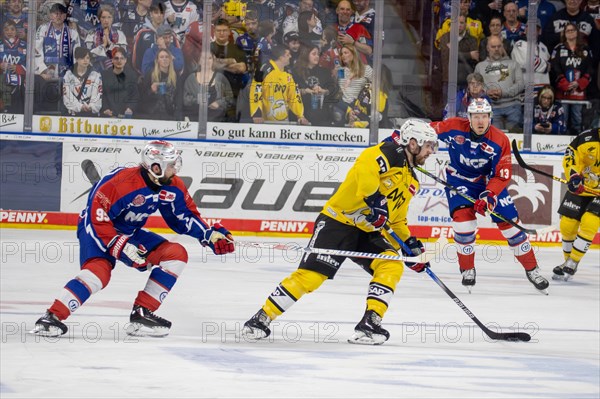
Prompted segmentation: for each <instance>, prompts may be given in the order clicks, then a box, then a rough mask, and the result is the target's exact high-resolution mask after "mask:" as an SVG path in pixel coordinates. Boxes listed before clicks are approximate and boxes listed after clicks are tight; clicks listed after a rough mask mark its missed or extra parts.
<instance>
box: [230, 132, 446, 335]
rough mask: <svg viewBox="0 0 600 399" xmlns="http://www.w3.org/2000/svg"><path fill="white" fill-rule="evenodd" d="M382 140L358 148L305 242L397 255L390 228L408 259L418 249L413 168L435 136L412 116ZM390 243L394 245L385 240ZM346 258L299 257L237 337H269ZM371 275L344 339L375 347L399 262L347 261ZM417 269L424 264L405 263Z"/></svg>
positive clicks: (400, 268)
mask: <svg viewBox="0 0 600 399" xmlns="http://www.w3.org/2000/svg"><path fill="white" fill-rule="evenodd" d="M393 137H394V141H385V142H383V143H380V144H378V145H376V146H373V147H369V148H367V149H366V150H364V151H363V152H362V153H361V154H360V156H359V157H358V159H357V160H356V162H355V164H354V165H353V166H352V168H351V169H350V171H349V172H348V175H347V176H346V179H345V180H344V182H343V183H342V184H341V185H340V187H339V189H338V190H337V191H336V193H335V194H334V195H333V196H332V197H331V198H330V199H329V201H328V202H327V203H326V204H325V205H324V207H323V210H322V211H321V213H320V214H319V216H318V217H317V219H316V221H315V227H314V231H313V235H312V237H311V239H310V244H309V245H310V246H312V247H315V248H332V249H341V250H350V251H360V252H370V253H378V254H389V255H397V254H398V249H399V245H398V244H397V243H396V241H395V240H393V239H389V237H387V236H386V235H387V233H386V232H385V231H384V230H383V228H384V226H386V225H388V226H390V227H391V228H392V229H393V230H394V231H395V232H396V233H397V234H398V235H399V236H400V237H401V238H402V240H404V241H405V242H406V244H407V246H408V248H410V249H411V253H410V254H407V255H409V256H414V255H419V254H421V253H422V252H423V251H424V247H423V244H422V243H421V241H420V240H417V239H416V238H415V237H413V236H411V235H410V230H409V228H408V226H407V212H408V206H409V202H410V200H411V199H412V197H413V195H414V194H415V193H416V192H417V190H418V189H419V182H418V181H417V179H416V177H415V174H414V172H413V169H412V168H413V166H414V165H423V164H424V163H425V160H426V159H427V157H429V155H431V154H432V153H434V152H435V151H436V150H437V134H436V133H435V131H434V130H433V128H431V127H430V126H429V124H427V123H424V122H422V121H419V120H408V121H407V122H405V123H404V124H403V125H402V127H401V128H400V131H396V134H394V135H393ZM392 243H393V244H392ZM344 260H345V258H344V257H342V256H324V255H317V254H314V253H313V254H305V255H304V256H303V257H302V260H301V262H300V265H299V267H298V269H297V270H296V271H295V272H293V273H292V274H291V275H290V276H288V277H287V278H285V279H284V280H283V281H281V282H280V283H279V285H278V286H277V287H276V288H275V290H274V291H273V292H272V293H271V294H270V295H269V297H268V298H267V300H266V302H265V304H264V305H263V307H262V308H261V309H260V310H259V311H258V312H257V313H256V314H255V315H254V316H253V317H252V318H251V319H250V320H248V321H247V322H246V323H245V324H244V327H243V329H242V334H243V335H244V336H245V337H246V338H249V339H261V338H265V337H268V336H269V335H270V334H271V330H270V329H269V325H270V323H271V321H272V320H274V319H275V318H276V317H278V316H280V315H281V314H282V313H283V312H285V311H286V310H288V309H289V308H290V307H291V306H292V305H293V304H294V303H296V302H297V301H298V300H299V299H300V298H301V297H302V296H303V295H304V294H307V293H310V292H312V291H314V290H316V289H317V288H319V286H321V284H322V283H323V282H324V281H325V280H327V279H333V278H334V276H335V274H336V273H337V271H338V270H339V268H340V267H341V265H342V263H343V262H344ZM352 260H353V261H354V262H355V263H357V264H358V265H359V266H361V267H362V268H363V269H364V270H365V271H367V272H368V273H369V274H371V275H372V276H373V277H372V279H371V281H370V284H369V290H368V295H367V299H366V310H365V314H364V316H363V318H362V320H360V322H359V323H358V324H357V325H356V327H355V328H354V335H352V337H351V338H350V339H348V342H350V343H357V344H367V345H378V344H382V343H384V342H385V341H387V339H388V338H389V333H388V331H387V330H385V329H384V328H383V327H381V319H382V317H383V315H384V314H385V312H386V311H387V309H388V306H389V303H390V300H391V299H392V296H393V294H394V290H395V288H396V284H397V283H398V281H400V277H401V276H402V272H403V264H402V262H399V261H394V260H383V259H375V260H373V259H352ZM406 265H407V266H408V267H410V268H411V269H413V270H415V271H417V272H422V271H423V270H424V269H425V268H426V267H429V264H428V263H427V264H423V263H410V264H409V263H408V262H407V264H406Z"/></svg>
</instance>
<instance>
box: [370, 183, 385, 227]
mask: <svg viewBox="0 0 600 399" xmlns="http://www.w3.org/2000/svg"><path fill="white" fill-rule="evenodd" d="M365 203H366V204H367V205H368V207H369V208H370V209H371V213H370V214H368V215H367V217H366V220H367V222H369V223H370V224H371V225H372V226H373V227H375V229H376V230H379V229H381V228H383V226H385V223H386V222H387V220H388V207H387V198H385V196H383V195H381V194H379V191H376V192H375V194H372V195H370V196H368V197H367V198H365Z"/></svg>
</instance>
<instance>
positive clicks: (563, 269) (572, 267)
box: [552, 258, 577, 281]
mask: <svg viewBox="0 0 600 399" xmlns="http://www.w3.org/2000/svg"><path fill="white" fill-rule="evenodd" d="M576 271H577V262H575V261H574V260H573V259H571V258H569V259H567V260H565V261H564V263H563V264H562V265H558V266H556V267H555V268H554V269H552V273H553V274H552V280H559V281H569V280H570V279H571V278H573V275H574V274H575V272H576Z"/></svg>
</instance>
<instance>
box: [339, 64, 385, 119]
mask: <svg viewBox="0 0 600 399" xmlns="http://www.w3.org/2000/svg"><path fill="white" fill-rule="evenodd" d="M391 90H392V71H390V69H389V68H388V67H387V66H385V65H382V66H381V85H380V87H379V102H378V112H377V120H379V127H380V128H390V127H391V126H390V124H389V119H388V108H389V106H388V105H389V104H388V97H389V93H390V91H391ZM372 98H373V90H372V86H371V84H370V83H367V84H366V85H365V87H363V89H362V90H361V92H360V93H359V95H358V97H356V100H354V104H353V106H352V107H351V108H348V113H347V119H348V126H349V127H355V128H366V127H369V124H370V123H371V107H372V101H371V100H372Z"/></svg>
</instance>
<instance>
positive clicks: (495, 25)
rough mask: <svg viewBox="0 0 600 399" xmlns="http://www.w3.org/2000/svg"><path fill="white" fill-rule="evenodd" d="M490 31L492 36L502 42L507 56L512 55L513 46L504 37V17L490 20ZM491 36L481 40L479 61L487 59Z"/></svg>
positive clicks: (495, 17)
mask: <svg viewBox="0 0 600 399" xmlns="http://www.w3.org/2000/svg"><path fill="white" fill-rule="evenodd" d="M488 29H489V31H490V36H496V37H499V38H500V39H501V40H502V45H503V47H504V51H505V53H506V55H510V53H511V52H512V46H511V44H510V42H509V41H508V40H506V38H505V37H504V36H502V17H500V16H493V17H492V18H491V19H490V23H489V25H488ZM490 36H488V37H485V38H483V40H481V42H480V43H479V61H483V60H485V59H487V56H488V53H487V42H488V38H489V37H490Z"/></svg>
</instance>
